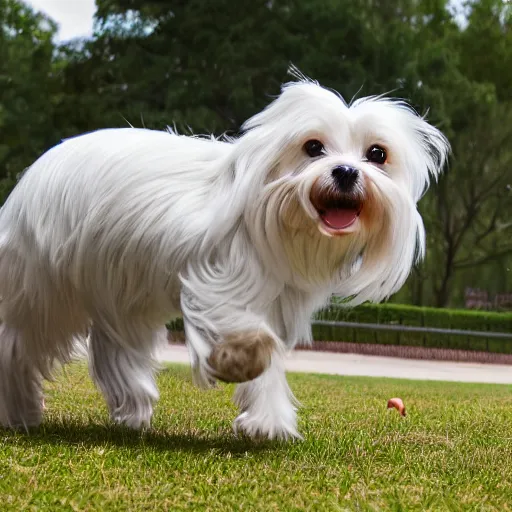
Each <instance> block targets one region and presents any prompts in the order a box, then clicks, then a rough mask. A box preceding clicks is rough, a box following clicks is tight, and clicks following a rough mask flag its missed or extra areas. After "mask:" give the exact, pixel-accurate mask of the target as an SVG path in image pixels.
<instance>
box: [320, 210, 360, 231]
mask: <svg viewBox="0 0 512 512" xmlns="http://www.w3.org/2000/svg"><path fill="white" fill-rule="evenodd" d="M358 214H359V212H358V210H356V209H355V208H336V209H332V210H326V211H325V212H324V213H323V214H322V220H323V221H324V222H325V223H326V224H327V225H328V226H329V227H330V228H334V229H344V228H348V227H349V226H351V225H352V224H354V222H355V221H356V219H357V216H358Z"/></svg>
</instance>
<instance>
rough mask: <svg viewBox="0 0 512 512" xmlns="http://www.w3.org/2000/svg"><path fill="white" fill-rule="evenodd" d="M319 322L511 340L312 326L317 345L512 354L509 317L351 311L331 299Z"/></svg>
mask: <svg viewBox="0 0 512 512" xmlns="http://www.w3.org/2000/svg"><path fill="white" fill-rule="evenodd" d="M315 318H316V319H319V320H331V321H345V322H358V323H370V324H388V325H393V324H394V325H408V326H418V327H435V328H441V329H458V330H467V331H484V332H485V331H490V332H501V333H506V334H510V338H500V339H498V338H488V337H479V336H478V337H477V336H470V335H459V334H440V333H424V332H400V331H380V330H375V329H363V328H357V329H356V328H351V327H332V326H323V325H313V338H314V339H315V340H317V341H351V342H358V343H378V344H391V345H402V346H412V347H418V346H420V347H431V348H448V349H462V350H479V351H485V352H499V353H505V354H510V353H512V313H495V312H487V311H472V310H459V309H438V308H420V307H416V306H407V305H401V304H364V305H362V306H358V307H356V308H353V309H348V308H345V307H343V304H342V303H341V301H337V300H336V299H333V302H332V304H331V306H330V307H329V308H327V309H325V310H323V311H321V312H319V313H318V314H317V315H316V317H315Z"/></svg>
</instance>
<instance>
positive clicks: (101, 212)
mask: <svg viewBox="0 0 512 512" xmlns="http://www.w3.org/2000/svg"><path fill="white" fill-rule="evenodd" d="M296 78H298V81H297V82H294V83H291V84H287V85H285V86H284V87H283V90H282V94H281V95H280V96H279V97H278V98H277V99H276V100H275V101H274V102H273V103H271V104H270V105H269V106H268V107H267V108H266V109H265V110H263V111H262V112H261V113H259V114H257V115H255V116H254V117H253V118H251V119H250V120H249V121H247V122H246V124H245V126H244V127H243V128H244V132H243V135H242V136H241V137H240V138H238V139H236V140H226V141H220V140H214V139H210V138H201V137H186V136H179V135H177V134H175V133H170V132H166V131H151V130H146V129H134V128H124V129H110V130H100V131H96V132H93V133H89V134H86V135H82V136H79V137H76V138H72V139H68V140H66V141H64V142H63V143H62V144H60V145H58V146H56V147H54V148H53V149H51V150H49V151H48V152H47V153H45V154H44V155H43V156H42V157H41V158H39V159H38V160H37V161H36V162H35V163H34V164H33V165H32V166H31V167H30V168H29V169H28V170H27V172H26V173H25V174H24V175H23V176H22V178H21V180H20V182H19V184H18V185H17V186H16V188H15V190H14V191H13V192H12V194H11V195H10V197H9V198H8V200H7V202H6V203H5V205H4V206H3V208H2V210H1V212H0V295H1V304H0V306H1V310H0V316H1V319H2V324H1V326H0V424H2V425H4V426H11V427H17V426H24V427H29V426H34V425H38V424H39V423H40V422H41V419H42V403H43V396H42V388H41V384H42V382H41V381H42V379H43V378H49V377H50V376H51V373H52V368H53V367H54V365H55V364H56V363H57V362H60V363H64V362H67V361H68V360H69V359H70V358H71V357H72V354H73V347H75V345H76V340H78V339H83V337H84V335H85V334H86V333H87V332H89V333H90V336H89V340H88V351H89V354H90V356H89V357H90V368H91V374H92V377H93V379H94V380H95V382H96V383H97V385H98V386H99V388H100V389H101V391H102V393H103V394H104V396H105V399H106V401H107V404H108V407H109V410H110V413H111V416H112V418H113V419H114V420H115V421H117V422H119V423H124V424H126V425H128V426H130V427H133V428H140V427H143V426H147V425H149V424H150V421H151V416H152V413H153V405H154V402H155V401H156V399H157V398H158V391H157V388H156V385H155V372H156V369H157V365H156V363H155V360H154V351H155V347H156V346H157V342H158V341H159V340H160V339H161V338H162V333H165V329H164V327H163V326H164V325H165V323H166V321H167V320H168V319H169V318H171V317H172V316H173V315H175V314H176V313H179V314H182V315H183V318H184V322H185V330H186V337H187V344H188V347H189V350H190V354H191V358H192V363H193V369H194V376H195V379H196V382H197V383H198V384H199V385H203V386H208V385H211V384H212V383H214V382H215V381H216V380H223V381H227V382H238V383H240V384H239V385H238V388H237V390H236V393H235V402H236V403H237V404H238V405H239V406H240V409H241V414H240V415H239V416H238V418H237V419H236V420H235V428H236V429H238V430H240V431H242V432H244V433H246V434H248V435H250V436H264V437H268V438H271V439H272V438H281V439H286V438H293V437H300V436H299V433H298V431H297V419H296V407H295V404H294V401H293V396H292V393H291V391H290V389H289V387H288V384H287V382H286V377H285V373H284V369H283V359H282V358H283V353H284V352H285V351H287V350H290V349H292V348H293V347H294V345H295V344H296V343H297V342H298V341H307V340H310V337H311V334H310V318H311V315H312V313H313V312H314V311H316V310H318V309H319V308H320V307H322V306H323V305H325V304H326V302H327V301H328V300H329V298H330V297H331V295H332V294H333V293H337V294H341V295H343V296H345V297H347V298H349V299H350V300H349V303H350V304H358V303H362V302H364V301H367V300H372V301H380V300H382V299H384V298H386V297H388V296H389V295H390V294H392V293H393V292H395V291H396V290H398V288H400V286H401V285H402V284H403V283H404V281H405V279H406V278H407V276H408V274H409V272H410V269H411V266H412V265H413V263H414V261H415V259H416V258H417V257H418V255H419V256H421V255H422V253H423V249H424V231H423V224H422V221H421V218H420V215H419V214H418V211H417V209H416V202H417V201H418V199H419V198H420V196H421V195H422V193H423V192H424V190H425V189H426V187H427V186H428V182H429V179H430V178H431V177H432V176H433V177H436V176H437V174H438V172H440V170H441V168H442V167H443V164H444V162H445V160H446V157H447V155H448V152H449V145H448V142H447V140H446V139H445V137H444V136H443V135H442V134H441V133H440V132H439V131H438V130H437V129H435V128H434V127H432V126H431V125H429V124H428V123H427V122H426V121H425V120H424V119H422V118H421V117H419V116H418V115H417V114H416V113H415V112H413V111H412V110H411V109H410V108H409V107H407V106H406V105H405V104H403V103H401V102H397V101H393V100H390V99H384V98H381V97H376V98H375V97H373V98H365V99H361V100H358V101H356V102H355V103H353V104H352V105H347V104H346V103H345V102H344V101H343V100H342V99H341V98H340V97H339V96H338V95H337V94H335V93H333V92H331V91H329V90H326V89H324V88H322V87H320V86H319V85H318V84H317V83H315V82H312V81H310V80H309V79H306V78H305V77H303V76H301V75H298V74H297V73H296Z"/></svg>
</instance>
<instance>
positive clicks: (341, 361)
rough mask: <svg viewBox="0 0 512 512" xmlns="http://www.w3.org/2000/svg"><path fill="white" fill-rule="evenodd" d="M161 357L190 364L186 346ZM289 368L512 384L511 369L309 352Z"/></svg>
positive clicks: (296, 356) (300, 354)
mask: <svg viewBox="0 0 512 512" xmlns="http://www.w3.org/2000/svg"><path fill="white" fill-rule="evenodd" d="M160 358H161V360H162V361H165V362H173V363H185V364H188V363H189V356H188V350H187V348H186V347H185V346H183V345H169V346H168V347H165V348H164V349H162V351H161V354H160ZM286 369H287V371H289V372H303V373H325V374H331V375H360V376H367V377H393V378H396V379H414V380H441V381H459V382H486V383H495V384H512V366H506V365H497V364H480V363H455V362H452V361H424V360H417V359H399V358H395V357H380V356H366V355H359V354H339V353H331V352H314V351H309V350H308V351H303V350H296V351H293V352H292V353H291V354H290V356H289V357H288V359H287V361H286Z"/></svg>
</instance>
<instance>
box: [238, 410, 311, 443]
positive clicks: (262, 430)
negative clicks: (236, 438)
mask: <svg viewBox="0 0 512 512" xmlns="http://www.w3.org/2000/svg"><path fill="white" fill-rule="evenodd" d="M233 431H234V432H235V434H237V435H238V434H244V435H246V436H248V437H250V438H251V439H255V440H257V439H269V440H278V441H293V440H295V439H298V440H302V439H303V438H302V436H301V435H300V434H299V432H298V430H297V422H296V419H295V417H293V419H289V420H288V421H286V420H284V419H282V418H266V419H265V420H262V419H261V418H257V417H255V416H253V415H251V414H250V412H248V411H245V412H243V413H242V414H240V415H239V416H238V417H237V418H236V419H235V421H234V422H233Z"/></svg>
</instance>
